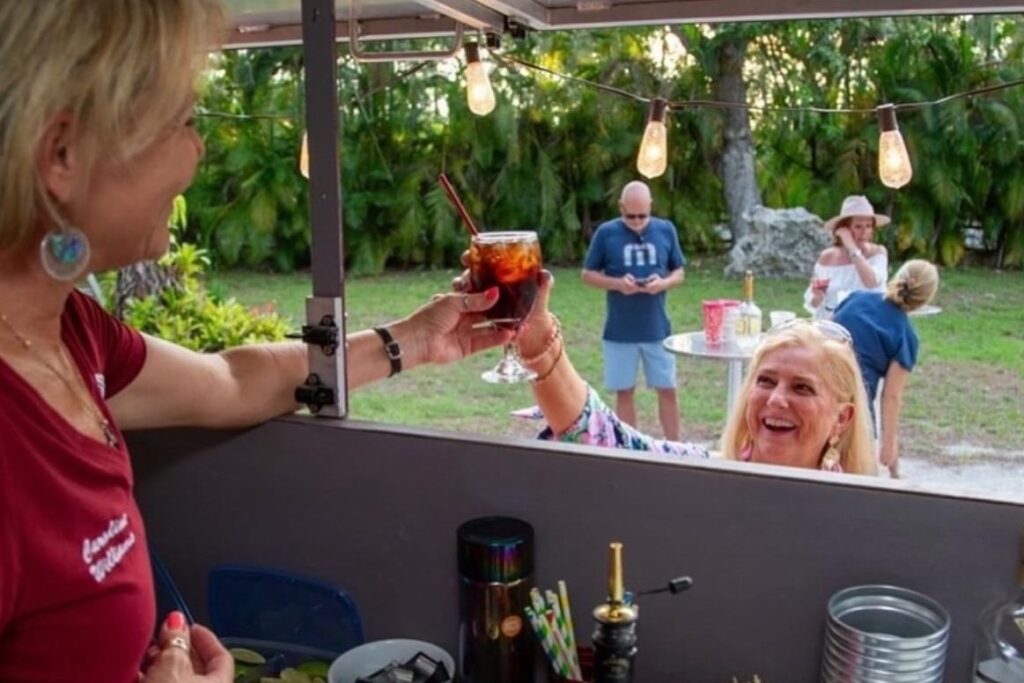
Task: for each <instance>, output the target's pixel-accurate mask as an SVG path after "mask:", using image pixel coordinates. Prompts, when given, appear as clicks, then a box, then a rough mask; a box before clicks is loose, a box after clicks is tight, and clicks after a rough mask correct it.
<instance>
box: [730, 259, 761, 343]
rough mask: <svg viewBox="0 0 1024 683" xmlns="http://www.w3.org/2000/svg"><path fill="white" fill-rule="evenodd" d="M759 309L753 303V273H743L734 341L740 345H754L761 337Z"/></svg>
mask: <svg viewBox="0 0 1024 683" xmlns="http://www.w3.org/2000/svg"><path fill="white" fill-rule="evenodd" d="M761 318H762V315H761V309H760V308H758V306H757V304H756V303H754V273H753V271H749V270H748V271H746V272H745V273H744V274H743V302H742V303H741V304H740V310H739V320H738V322H737V324H736V343H737V344H739V345H740V346H741V347H744V348H750V347H752V346H756V345H757V342H758V341H760V339H761Z"/></svg>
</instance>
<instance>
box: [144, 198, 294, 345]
mask: <svg viewBox="0 0 1024 683" xmlns="http://www.w3.org/2000/svg"><path fill="white" fill-rule="evenodd" d="M184 217H185V199H184V197H178V198H177V200H175V210H174V214H173V215H172V218H171V248H170V250H169V252H168V253H167V255H166V256H164V257H163V259H161V261H160V265H161V266H164V267H166V268H169V269H170V271H171V272H172V273H173V275H174V280H175V284H173V285H171V286H170V287H167V288H165V289H163V290H162V291H161V292H159V293H157V294H156V295H154V296H148V297H145V298H141V299H129V300H128V301H127V302H126V305H125V313H124V320H125V322H126V323H128V324H129V325H131V326H132V327H134V328H136V329H138V330H141V331H142V332H146V333H147V334H151V335H153V336H156V337H159V338H161V339H164V340H167V341H170V342H174V343H176V344H180V345H181V346H184V347H186V348H189V349H193V350H195V351H220V350H222V349H226V348H228V347H232V346H239V345H242V344H250V343H254V342H262V341H277V340H280V339H284V335H285V333H286V332H287V331H288V325H287V323H286V322H285V321H284V320H283V319H282V318H281V317H280V316H278V315H277V314H275V313H273V312H272V311H255V310H250V309H248V308H246V307H245V306H243V305H242V304H240V303H238V302H237V301H235V300H234V299H230V298H229V299H224V298H221V297H218V296H216V295H215V294H213V293H211V292H209V291H208V290H207V289H206V287H205V285H204V284H203V276H204V274H205V273H206V269H207V268H208V267H209V265H210V261H209V258H208V256H207V254H206V251H205V250H203V249H200V248H198V247H197V246H195V245H194V244H189V243H187V242H181V241H180V240H179V233H180V232H181V230H182V229H183V228H184V224H185V218H184Z"/></svg>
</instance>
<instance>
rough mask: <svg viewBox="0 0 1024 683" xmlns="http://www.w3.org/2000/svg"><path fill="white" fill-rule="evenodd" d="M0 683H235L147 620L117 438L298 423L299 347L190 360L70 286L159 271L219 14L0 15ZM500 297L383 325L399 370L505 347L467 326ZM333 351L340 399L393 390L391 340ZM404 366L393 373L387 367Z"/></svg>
mask: <svg viewBox="0 0 1024 683" xmlns="http://www.w3.org/2000/svg"><path fill="white" fill-rule="evenodd" d="M0 27H2V28H0V64H2V65H3V68H0V680H2V681H7V682H11V681H34V682H56V681H90V682H91V681H97V682H98V681H102V682H103V683H129V682H133V683H134V682H135V681H138V680H140V672H139V670H138V669H139V663H140V662H142V660H143V657H144V654H145V653H146V650H147V645H148V643H149V640H150V636H151V634H152V633H153V630H154V624H155V619H156V618H157V617H158V616H159V617H160V618H161V619H162V624H163V626H162V629H161V632H160V638H159V644H158V645H157V646H156V647H155V648H154V649H152V650H151V651H150V652H149V653H148V654H149V657H148V659H149V665H148V666H147V668H146V671H145V672H143V673H142V674H141V680H142V681H145V682H146V683H165V682H172V681H173V682H184V681H218V682H221V683H228V682H229V681H231V680H232V679H233V673H232V663H231V658H230V656H229V655H228V653H227V652H226V651H225V650H224V648H223V647H222V646H221V645H220V643H219V642H218V641H217V639H216V637H215V636H214V635H213V634H212V633H210V632H209V631H208V630H206V629H205V628H203V627H202V626H193V627H189V626H188V625H186V624H185V622H184V618H183V617H182V615H181V614H180V613H173V614H171V615H169V616H167V617H164V616H163V615H155V614H154V605H153V602H154V601H153V586H152V574H151V572H150V567H149V561H148V556H147V553H146V537H145V528H144V526H143V524H142V521H141V519H140V517H139V510H138V508H137V506H136V504H135V501H134V499H133V496H132V481H131V469H130V467H129V462H128V454H127V451H126V449H125V444H124V440H123V438H122V434H121V430H122V429H143V428H155V427H167V426H174V425H198V426H206V427H230V426H239V425H248V424H253V423H256V422H259V421H261V420H265V419H268V418H271V417H275V416H278V415H282V414H286V413H289V412H292V411H294V410H295V409H296V408H297V407H298V406H297V405H296V404H295V402H294V399H293V390H294V388H295V387H296V386H297V385H300V384H302V382H303V381H304V378H305V377H306V375H307V374H308V368H307V360H306V349H305V346H304V345H302V344H299V343H281V344H263V345H258V346H250V347H244V348H237V349H231V350H228V351H225V352H223V353H219V354H199V353H193V352H191V351H188V350H186V349H183V348H180V347H178V346H175V345H173V344H170V343H167V342H163V341H160V340H158V339H155V338H153V337H149V336H146V335H143V334H140V333H138V332H137V331H134V330H132V329H129V328H128V327H126V326H125V325H123V324H121V323H120V322H118V321H117V320H114V319H113V318H111V317H110V316H109V315H108V314H107V313H106V312H105V311H103V310H102V309H101V308H100V307H99V306H98V305H96V304H95V303H94V302H93V301H91V300H90V299H88V298H86V297H84V296H83V295H81V294H79V293H77V292H76V290H75V282H76V281H77V280H78V279H79V278H81V277H83V276H84V275H85V274H87V273H89V272H96V271H105V270H110V269H114V268H118V267H120V266H124V265H128V264H131V263H134V262H137V261H143V260H149V259H155V258H158V257H160V256H161V255H162V254H163V253H164V251H165V250H166V249H167V247H168V243H169V235H168V228H167V223H168V218H169V215H170V212H171V206H172V201H173V200H174V198H175V196H176V195H178V194H179V193H181V192H182V191H183V190H184V189H185V188H186V187H187V186H188V184H189V182H190V181H191V179H192V176H193V174H194V173H195V170H196V165H197V164H198V163H199V160H200V159H201V158H202V156H203V144H202V142H201V141H200V139H199V137H198V135H197V134H196V130H195V128H194V126H193V115H192V109H193V105H194V103H195V99H196V92H195V83H196V80H197V75H198V73H197V71H198V69H199V67H200V64H201V57H202V56H203V55H204V54H205V53H206V52H208V50H209V49H210V48H212V47H215V46H216V44H217V41H218V40H219V39H220V37H221V35H222V32H223V27H224V23H223V11H222V9H221V7H220V5H219V4H218V2H217V1H216V0H103V1H102V2H97V1H96V0H32V1H31V2H28V1H22V2H17V1H15V0H3V1H2V2H0ZM496 300H497V291H496V290H494V291H488V292H481V293H479V294H446V295H443V296H439V297H437V298H436V299H435V300H434V301H433V302H432V303H431V304H429V305H427V306H424V307H423V308H421V309H419V310H418V311H416V312H414V313H413V314H412V315H410V316H408V317H407V318H404V319H402V320H399V321H396V322H395V323H393V324H392V325H390V326H388V327H387V328H386V329H387V330H388V331H389V333H390V337H392V338H393V339H394V341H395V342H397V344H398V345H399V347H400V348H401V353H402V357H401V364H402V367H403V368H404V369H408V368H411V367H414V366H416V365H419V364H423V363H443V362H451V361H454V360H458V359H460V358H462V357H463V356H465V355H468V354H470V353H473V352H474V351H477V350H480V349H483V348H488V347H491V346H495V345H498V344H502V343H505V342H506V341H508V337H509V335H510V333H507V332H501V331H492V330H487V329H476V328H475V327H474V324H475V323H476V322H478V321H480V320H482V319H483V316H482V315H481V313H480V312H481V311H484V310H486V309H487V308H489V307H490V306H491V305H493V304H494V302H495V301H496ZM387 336H389V335H388V332H384V333H381V332H378V331H375V330H367V331H364V332H358V333H355V334H353V335H350V336H349V337H348V339H347V340H346V344H347V351H348V359H349V363H348V366H347V369H348V371H349V374H348V377H347V379H348V384H349V386H350V387H358V386H360V385H363V384H366V383H368V382H371V381H374V380H377V379H380V378H383V377H387V376H389V374H393V373H394V372H395V370H396V367H395V366H393V365H392V361H391V360H390V359H389V357H388V353H387V352H386V350H385V347H384V338H385V337H387ZM398 369H402V368H398Z"/></svg>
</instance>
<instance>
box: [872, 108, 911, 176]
mask: <svg viewBox="0 0 1024 683" xmlns="http://www.w3.org/2000/svg"><path fill="white" fill-rule="evenodd" d="M878 127H879V129H880V130H881V133H880V134H879V136H878V177H879V179H881V181H882V184H883V185H885V186H886V187H891V188H894V189H897V190H898V189H900V188H901V187H903V186H904V185H906V184H907V183H909V182H910V179H911V178H913V177H914V168H913V167H912V166H911V165H910V154H909V153H908V152H907V145H906V143H905V142H904V141H903V135H901V134H900V126H899V124H898V123H897V122H896V107H895V106H893V105H891V104H883V105H880V106H879V107H878Z"/></svg>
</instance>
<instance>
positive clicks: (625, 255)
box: [622, 243, 658, 268]
mask: <svg viewBox="0 0 1024 683" xmlns="http://www.w3.org/2000/svg"><path fill="white" fill-rule="evenodd" d="M622 261H623V263H624V264H625V266H626V267H627V268H630V267H632V266H656V265H658V252H657V251H656V250H655V249H654V245H653V244H650V243H646V244H627V245H626V246H624V247H623V248H622Z"/></svg>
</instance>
